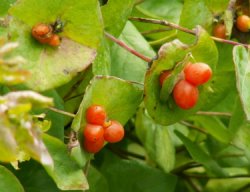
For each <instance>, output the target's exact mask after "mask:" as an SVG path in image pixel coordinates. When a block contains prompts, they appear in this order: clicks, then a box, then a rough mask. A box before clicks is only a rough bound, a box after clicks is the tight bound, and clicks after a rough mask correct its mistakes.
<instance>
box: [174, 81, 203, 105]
mask: <svg viewBox="0 0 250 192" xmlns="http://www.w3.org/2000/svg"><path fill="white" fill-rule="evenodd" d="M173 97H174V101H175V103H176V105H178V106H179V107H180V108H182V109H190V108H192V107H193V106H194V105H195V104H196V103H197V101H198V97H199V91H198V88H197V87H196V86H194V85H192V84H190V83H189V82H187V81H186V80H181V81H179V82H178V83H177V84H176V85H175V87H174V90H173Z"/></svg>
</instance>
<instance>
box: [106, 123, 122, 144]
mask: <svg viewBox="0 0 250 192" xmlns="http://www.w3.org/2000/svg"><path fill="white" fill-rule="evenodd" d="M124 134H125V133H124V128H123V126H122V125H121V124H120V123H119V122H118V121H114V120H111V125H110V126H108V127H107V128H105V129H104V139H105V141H108V142H110V143H116V142H119V141H121V140H122V139H123V137H124Z"/></svg>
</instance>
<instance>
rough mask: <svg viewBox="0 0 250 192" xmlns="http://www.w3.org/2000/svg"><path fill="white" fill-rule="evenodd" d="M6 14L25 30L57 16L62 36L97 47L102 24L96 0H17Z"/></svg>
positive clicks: (55, 18)
mask: <svg viewBox="0 0 250 192" xmlns="http://www.w3.org/2000/svg"><path fill="white" fill-rule="evenodd" d="M10 13H11V15H13V16H14V17H16V18H18V19H19V20H21V21H22V22H24V23H25V24H27V26H28V27H27V29H30V28H31V27H32V26H34V25H35V24H37V23H42V22H44V23H48V24H51V23H54V22H55V21H56V20H57V19H59V20H61V21H62V22H63V23H64V29H63V32H62V36H63V37H66V38H69V39H71V40H73V41H76V42H79V43H82V44H84V45H86V46H89V47H92V48H97V47H98V45H99V42H100V39H101V38H102V30H103V24H102V21H101V12H100V8H99V3H98V1H78V0H71V1H68V0H53V1H50V2H47V1H43V0H19V1H17V3H16V4H15V5H14V6H13V7H12V8H11V9H10ZM38 13H39V14H38ZM34 15H36V16H35V17H34Z"/></svg>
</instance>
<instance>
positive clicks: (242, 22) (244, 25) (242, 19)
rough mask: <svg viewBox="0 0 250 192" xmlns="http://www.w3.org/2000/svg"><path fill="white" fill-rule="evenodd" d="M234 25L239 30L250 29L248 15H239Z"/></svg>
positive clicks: (246, 30) (245, 30)
mask: <svg viewBox="0 0 250 192" xmlns="http://www.w3.org/2000/svg"><path fill="white" fill-rule="evenodd" d="M236 27H237V29H239V30H240V31H241V32H248V31H249V29H250V17H248V16H247V15H241V16H239V17H237V19H236Z"/></svg>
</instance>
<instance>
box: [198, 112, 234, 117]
mask: <svg viewBox="0 0 250 192" xmlns="http://www.w3.org/2000/svg"><path fill="white" fill-rule="evenodd" d="M196 114H197V115H208V116H225V117H231V116H232V114H231V113H228V112H213V111H198V112H197V113H196Z"/></svg>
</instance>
